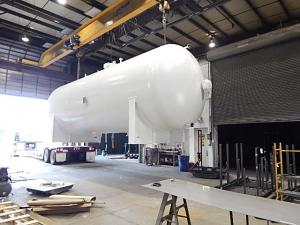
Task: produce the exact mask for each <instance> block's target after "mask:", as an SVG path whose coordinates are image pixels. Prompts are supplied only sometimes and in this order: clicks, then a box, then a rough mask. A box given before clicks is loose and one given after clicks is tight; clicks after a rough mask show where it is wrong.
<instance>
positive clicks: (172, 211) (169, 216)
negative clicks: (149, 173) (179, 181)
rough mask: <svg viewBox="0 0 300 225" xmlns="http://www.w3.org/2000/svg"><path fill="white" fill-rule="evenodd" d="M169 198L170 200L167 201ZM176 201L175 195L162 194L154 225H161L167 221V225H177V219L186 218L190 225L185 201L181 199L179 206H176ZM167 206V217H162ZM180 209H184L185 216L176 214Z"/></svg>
mask: <svg viewBox="0 0 300 225" xmlns="http://www.w3.org/2000/svg"><path fill="white" fill-rule="evenodd" d="M169 197H171V198H170V199H169ZM177 199H178V198H177V196H175V195H170V194H168V193H164V196H163V199H162V202H161V205H160V209H159V212H158V216H157V219H156V223H155V225H162V224H163V223H164V222H165V221H167V225H171V224H172V223H175V225H179V222H178V217H183V218H186V220H187V223H188V225H191V219H190V215H189V209H188V206H187V201H186V199H185V198H183V204H181V205H179V206H177V205H176V203H177ZM168 205H170V209H169V213H168V214H167V215H164V213H165V209H166V207H167V206H168ZM181 208H184V210H185V215H179V214H178V212H179V210H180V209H181ZM173 219H174V220H173Z"/></svg>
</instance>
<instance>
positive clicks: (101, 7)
mask: <svg viewBox="0 0 300 225" xmlns="http://www.w3.org/2000/svg"><path fill="white" fill-rule="evenodd" d="M82 1H83V2H85V3H87V4H89V5H91V6H93V7H95V8H97V9H99V10H101V11H103V10H105V9H106V8H107V6H106V5H104V4H103V3H101V2H98V1H96V0H82Z"/></svg>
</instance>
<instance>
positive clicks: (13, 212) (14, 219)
mask: <svg viewBox="0 0 300 225" xmlns="http://www.w3.org/2000/svg"><path fill="white" fill-rule="evenodd" d="M0 224H4V225H6V224H7V225H11V224H14V225H17V224H22V225H29V224H35V225H56V224H55V223H54V222H52V221H51V220H49V219H47V218H45V217H43V216H40V215H38V214H36V213H34V212H31V211H29V210H27V209H21V208H20V207H19V206H18V205H17V204H15V203H13V202H11V201H5V202H0Z"/></svg>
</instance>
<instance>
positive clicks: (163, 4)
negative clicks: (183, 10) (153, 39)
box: [158, 0, 170, 44]
mask: <svg viewBox="0 0 300 225" xmlns="http://www.w3.org/2000/svg"><path fill="white" fill-rule="evenodd" d="M158 4H159V6H158V9H159V11H161V12H162V25H163V36H164V44H167V13H168V12H169V11H170V4H169V1H168V0H158Z"/></svg>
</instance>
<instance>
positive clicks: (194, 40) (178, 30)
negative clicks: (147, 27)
mask: <svg viewBox="0 0 300 225" xmlns="http://www.w3.org/2000/svg"><path fill="white" fill-rule="evenodd" d="M170 28H171V29H173V30H174V31H176V32H177V33H179V34H181V35H182V36H183V37H185V38H187V39H189V40H191V41H193V42H195V43H196V44H198V45H200V46H203V45H204V44H203V43H202V42H200V41H199V40H197V39H196V38H194V37H192V36H191V35H189V34H187V33H185V32H183V31H182V30H181V29H179V28H178V27H175V26H172V27H170Z"/></svg>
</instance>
